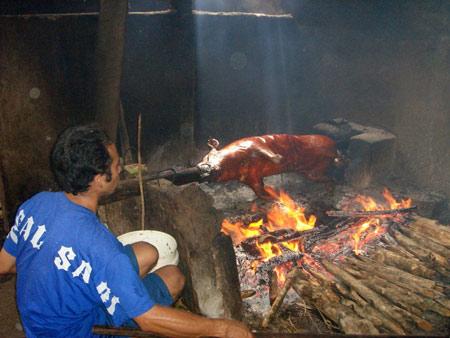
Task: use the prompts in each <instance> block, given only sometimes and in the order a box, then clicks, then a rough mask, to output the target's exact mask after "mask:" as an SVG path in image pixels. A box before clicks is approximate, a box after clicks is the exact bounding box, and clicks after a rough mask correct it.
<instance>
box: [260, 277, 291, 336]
mask: <svg viewBox="0 0 450 338" xmlns="http://www.w3.org/2000/svg"><path fill="white" fill-rule="evenodd" d="M298 270H299V269H298V268H294V269H292V270H291V271H290V272H289V273H288V275H287V277H286V281H285V283H284V286H283V287H282V288H281V290H280V291H279V292H278V295H277V297H276V299H275V301H274V302H273V304H272V306H271V308H270V310H269V312H268V313H267V314H266V315H265V316H264V318H263V321H262V324H261V326H262V327H264V328H266V327H267V326H269V323H270V320H271V319H272V317H273V316H274V315H275V314H276V313H277V311H278V309H279V308H280V306H281V304H282V303H283V300H284V297H285V296H286V293H287V292H288V291H289V289H290V288H291V286H292V283H293V281H294V280H295V278H296V277H297V276H299V273H298Z"/></svg>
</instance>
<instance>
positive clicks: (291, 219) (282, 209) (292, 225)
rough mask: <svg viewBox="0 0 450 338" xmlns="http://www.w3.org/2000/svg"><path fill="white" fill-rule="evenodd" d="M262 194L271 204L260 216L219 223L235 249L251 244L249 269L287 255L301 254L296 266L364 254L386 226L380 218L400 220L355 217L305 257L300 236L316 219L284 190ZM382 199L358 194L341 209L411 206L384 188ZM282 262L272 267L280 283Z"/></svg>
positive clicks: (254, 209) (389, 217)
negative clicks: (252, 252)
mask: <svg viewBox="0 0 450 338" xmlns="http://www.w3.org/2000/svg"><path fill="white" fill-rule="evenodd" d="M266 191H267V193H268V194H269V195H270V196H271V197H272V198H273V199H274V200H275V202H274V203H273V204H272V205H271V206H270V207H269V209H268V210H267V212H266V213H265V214H264V215H263V217H261V218H259V219H257V220H256V221H253V222H250V223H248V224H245V222H243V221H241V220H237V221H234V222H233V221H230V219H225V220H224V221H223V223H222V232H223V233H225V234H226V235H228V236H230V237H231V238H232V241H233V244H234V245H235V246H237V245H240V244H241V243H243V242H244V241H246V242H253V243H254V245H255V246H256V248H257V250H258V253H259V257H257V259H255V261H254V262H253V264H252V267H253V268H257V267H258V265H259V264H261V263H263V262H267V261H269V260H271V259H273V258H275V257H279V256H283V255H285V254H286V253H289V252H290V253H292V252H295V253H303V255H301V256H299V257H298V258H299V260H298V261H297V262H296V263H297V264H299V265H302V264H307V265H311V264H312V262H311V261H312V260H313V258H312V257H313V256H316V255H318V256H323V255H326V256H330V255H333V256H336V254H337V253H339V252H342V251H343V250H342V249H343V248H344V247H350V248H352V250H353V252H354V253H355V254H356V255H359V254H361V253H363V252H364V246H365V245H367V244H368V243H370V242H372V241H373V240H375V239H377V238H379V237H380V236H381V235H383V234H384V233H386V231H387V229H388V223H387V222H383V219H393V218H397V221H401V217H402V216H401V215H399V214H395V213H391V214H386V215H383V214H381V215H376V216H369V217H364V218H358V219H356V220H353V221H352V224H347V226H346V227H342V226H341V230H340V231H337V232H336V233H335V234H334V235H333V236H332V240H330V239H328V240H326V241H325V242H324V243H321V242H318V243H317V244H316V245H315V246H314V247H312V249H311V250H310V253H311V254H312V256H311V255H305V253H306V251H305V248H304V245H303V240H304V238H303V237H302V236H301V234H300V233H302V232H305V231H308V230H312V229H314V228H315V227H316V224H317V218H316V216H314V215H312V214H311V215H307V213H306V211H305V208H304V207H303V206H301V205H298V204H297V203H296V202H295V201H294V200H293V199H292V198H291V197H290V196H289V195H288V194H287V193H285V192H284V191H282V190H281V191H279V192H277V191H276V190H275V189H273V188H271V187H266ZM383 197H384V201H383V202H377V201H376V200H375V199H374V198H372V197H369V196H363V195H358V196H357V197H356V198H354V199H352V200H350V199H349V200H347V201H343V203H342V206H344V210H346V211H347V210H348V211H383V210H396V209H402V208H410V207H411V205H412V201H411V199H405V200H401V201H397V200H396V199H395V198H394V197H393V195H392V194H391V192H390V191H389V190H388V189H387V188H385V189H384V192H383ZM252 211H253V212H255V211H260V212H261V210H258V208H257V207H256V205H253V207H252ZM286 232H287V233H288V234H289V236H285V237H288V238H289V239H287V240H285V241H284V240H282V238H283V235H285V234H286ZM296 234H297V236H296ZM280 238H281V239H280ZM292 238H293V239H292ZM293 257H295V256H293ZM283 263H286V262H282V263H280V265H278V266H275V268H274V271H275V272H276V273H277V275H278V281H279V282H280V283H283V282H284V280H285V273H286V271H287V270H288V269H289V267H290V266H285V265H283ZM291 265H292V264H291Z"/></svg>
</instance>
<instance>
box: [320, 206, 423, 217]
mask: <svg viewBox="0 0 450 338" xmlns="http://www.w3.org/2000/svg"><path fill="white" fill-rule="evenodd" d="M416 209H417V206H415V205H414V206H412V207H409V208H398V209H389V210H370V211H364V210H358V211H351V210H329V211H327V212H326V214H327V216H330V217H368V216H370V217H374V216H383V215H395V214H404V213H409V212H413V211H414V210H416Z"/></svg>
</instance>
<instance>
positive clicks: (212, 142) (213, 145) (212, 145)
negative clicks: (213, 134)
mask: <svg viewBox="0 0 450 338" xmlns="http://www.w3.org/2000/svg"><path fill="white" fill-rule="evenodd" d="M208 147H210V148H211V149H216V150H217V148H218V147H219V141H218V140H217V139H215V138H210V139H209V140H208Z"/></svg>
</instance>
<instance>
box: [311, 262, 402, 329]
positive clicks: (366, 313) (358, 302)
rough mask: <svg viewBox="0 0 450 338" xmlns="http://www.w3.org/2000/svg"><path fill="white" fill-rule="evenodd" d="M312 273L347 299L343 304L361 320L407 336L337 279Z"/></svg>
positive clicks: (396, 325)
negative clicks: (366, 320) (363, 319)
mask: <svg viewBox="0 0 450 338" xmlns="http://www.w3.org/2000/svg"><path fill="white" fill-rule="evenodd" d="M310 273H311V274H312V275H313V276H314V277H315V278H316V279H318V280H320V281H321V283H330V284H332V285H333V286H334V288H335V289H336V290H337V291H338V292H339V293H340V294H341V295H342V296H344V297H345V298H342V299H341V302H342V303H343V304H345V305H347V306H349V307H351V308H352V309H353V310H354V311H355V312H356V313H357V314H358V315H359V316H360V317H361V318H366V319H368V320H370V321H371V322H372V323H373V324H374V325H375V326H376V327H377V328H384V330H385V331H388V332H394V333H397V334H406V332H405V331H404V330H403V329H402V327H401V326H400V325H398V324H396V323H395V322H394V321H392V320H391V319H389V318H387V317H386V316H384V315H383V314H382V313H380V312H379V311H378V310H376V309H375V308H374V307H373V306H371V304H370V303H368V302H367V301H365V300H364V299H363V298H362V297H361V296H360V295H359V294H358V293H357V292H356V291H355V290H353V289H351V288H348V287H347V286H345V285H344V284H342V283H341V282H340V281H339V280H336V279H335V278H333V279H330V278H328V277H326V276H325V275H324V274H323V273H318V272H316V271H313V270H311V271H310Z"/></svg>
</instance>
